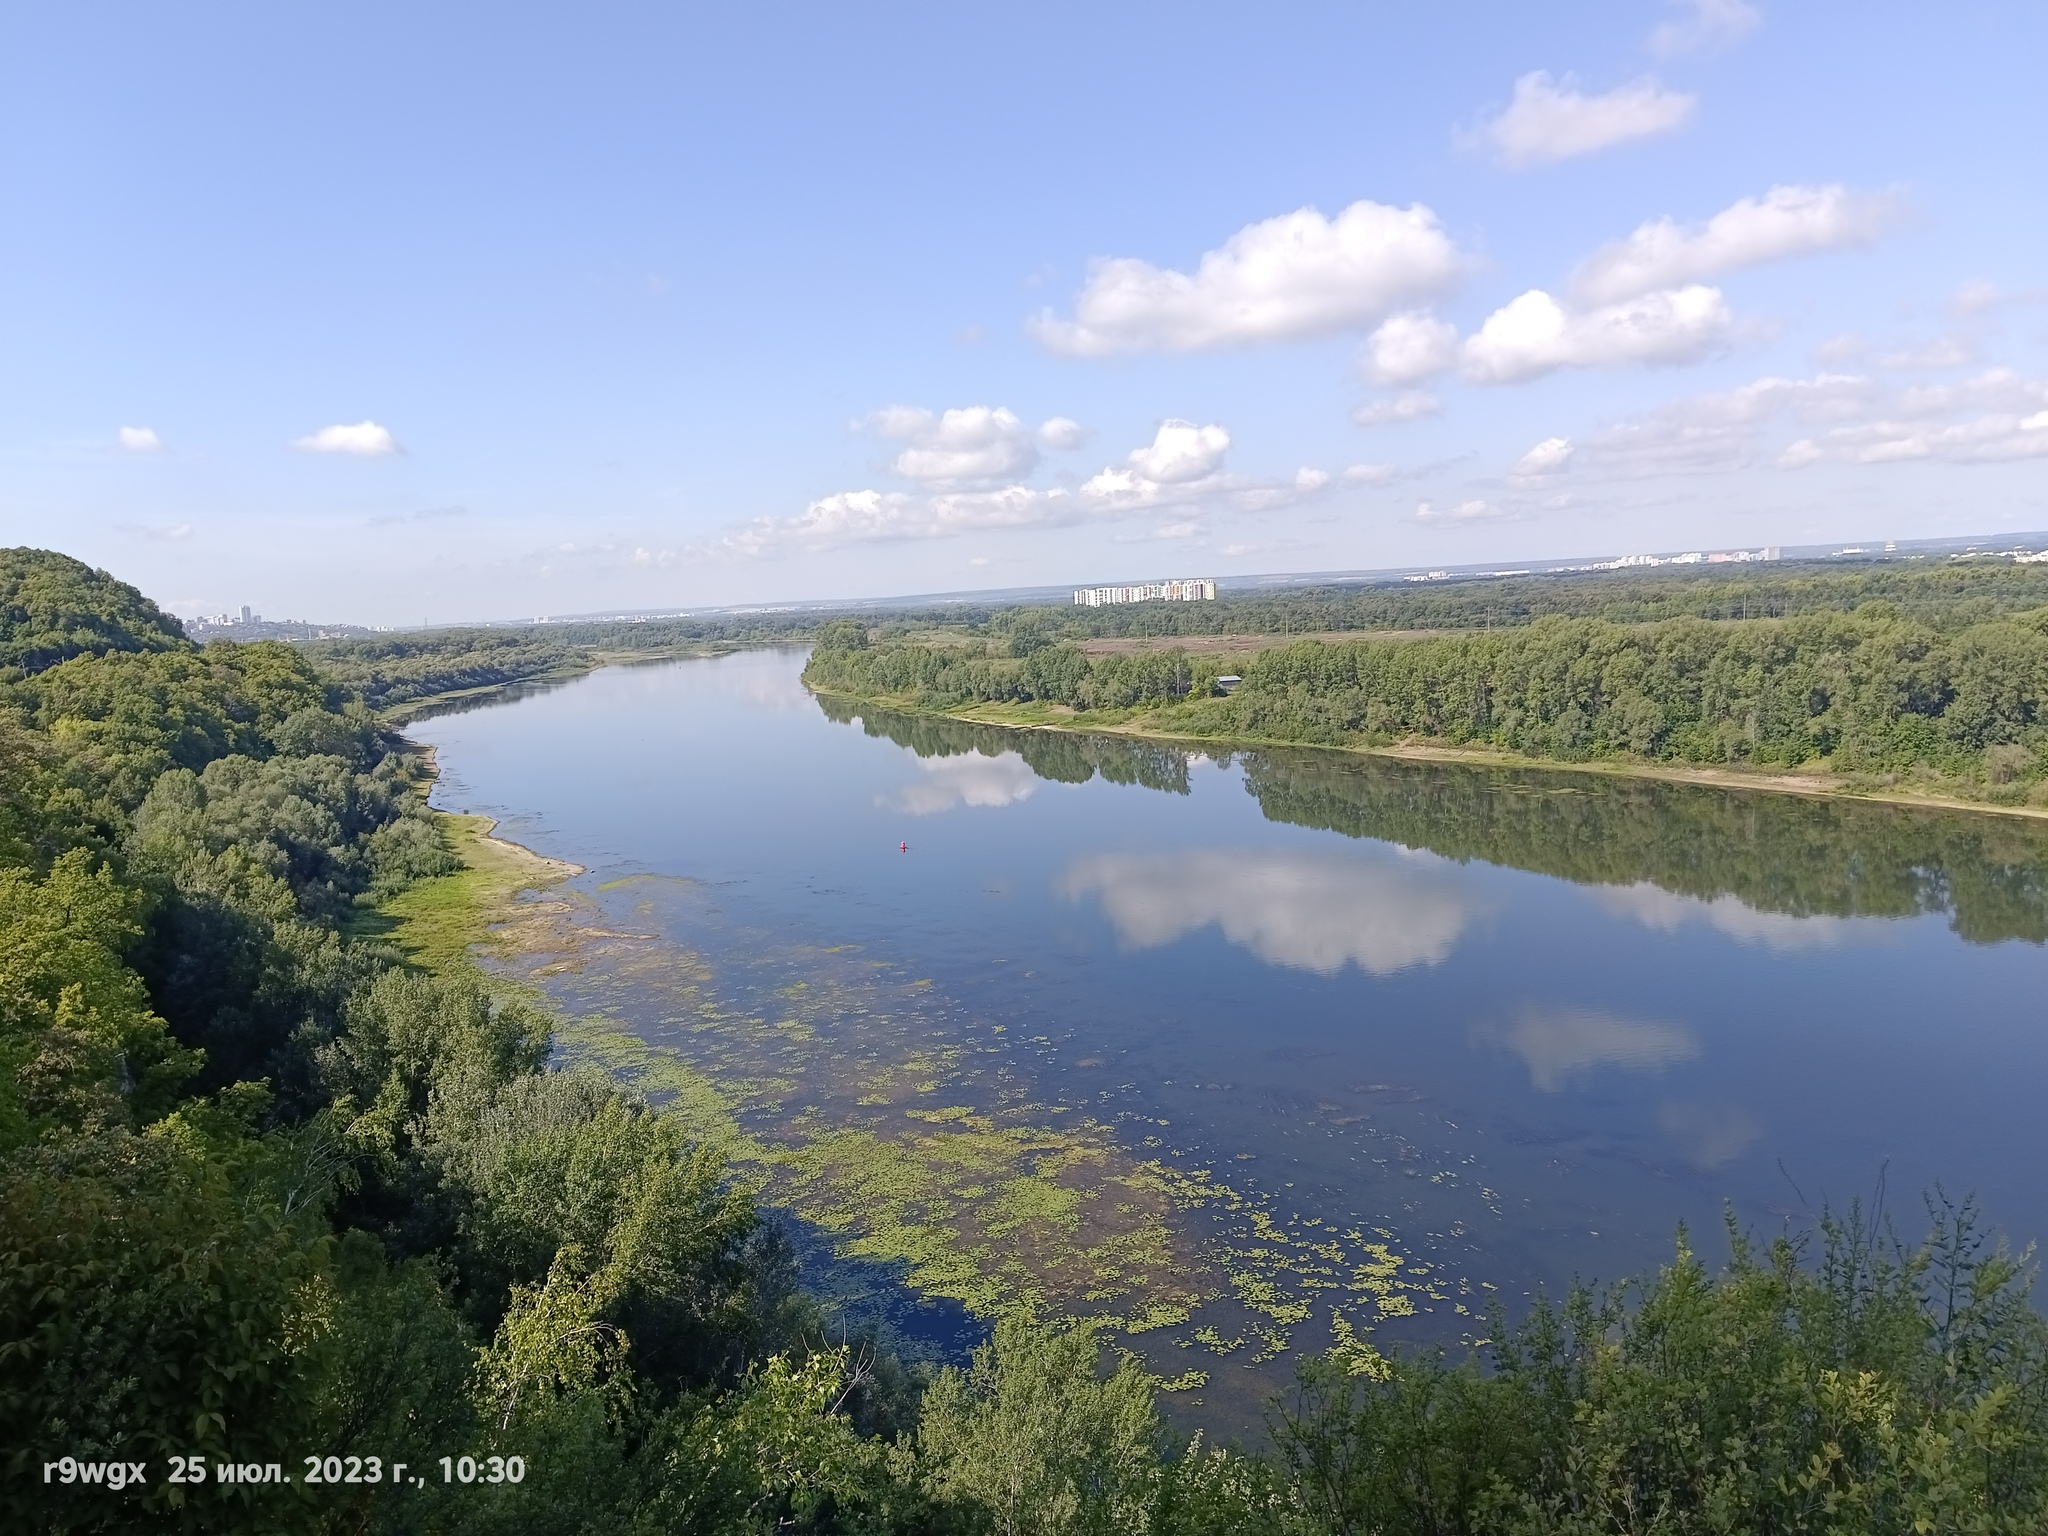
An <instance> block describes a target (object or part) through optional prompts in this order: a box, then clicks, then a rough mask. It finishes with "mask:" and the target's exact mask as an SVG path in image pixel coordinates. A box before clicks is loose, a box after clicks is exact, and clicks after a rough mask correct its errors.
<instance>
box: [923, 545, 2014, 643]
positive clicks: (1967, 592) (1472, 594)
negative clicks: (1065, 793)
mask: <svg viewBox="0 0 2048 1536" xmlns="http://www.w3.org/2000/svg"><path fill="white" fill-rule="evenodd" d="M1866 602H1884V603H1888V604H1890V605H1891V607H1892V609H1893V610H1894V611H1895V612H1897V613H1898V614H1899V615H1901V616H1902V617H1904V618H1909V619H1913V620H1915V621H1917V622H1919V623H1923V624H1928V625H1931V626H1934V627H1936V628H1942V629H1956V628H1962V627H1965V626H1967V625H1970V624H1976V623H1981V622H1983V621H1984V620H1986V619H1990V618H1996V617H1998V616H2000V615H2003V614H2009V613H2017V612H2021V611H2024V610H2026V609H2031V608H2040V607H2044V606H2048V564H2030V565H2019V564H2017V563H2014V562H2012V561H2009V560H2002V559H1969V560H1955V561H1949V560H1942V561H1939V562H1932V561H1930V562H1925V563H1923V562H1921V561H1903V560H1902V561H1884V562H1877V563H1872V564H1868V565H1853V566H1850V567H1848V568H1846V569H1845V568H1844V567H1843V565H1842V563H1841V562H1839V561H1828V562H1825V563H1822V562H1813V561H1808V562H1786V563H1779V562H1775V561H1773V562H1769V563H1766V564H1761V565H1746V566H1739V567H1736V568H1735V569H1734V570H1733V571H1731V570H1730V569H1729V568H1728V567H1726V566H1697V565H1689V566H1668V567H1663V568H1659V569H1652V570H1624V571H1587V572H1563V573H1558V574H1545V575H1535V576H1508V577H1463V578H1458V579H1453V580H1445V581H1427V582H1408V581H1401V582H1391V583H1384V582H1383V583H1375V584H1371V585H1364V584H1360V585H1352V584H1348V583H1347V584H1344V585H1341V586H1340V585H1334V584H1332V585H1325V586H1302V587H1286V588H1280V589H1276V590H1269V591H1260V592H1227V591H1226V592H1224V593H1222V594H1221V595H1220V596H1219V597H1218V598H1217V600H1216V601H1215V602H1210V603H1165V602H1153V603H1122V604H1116V605H1114V606H1111V607H1106V608H1076V607H1068V606H1064V605H1060V606H1050V607H1039V608H1033V607H1015V608H1007V609H1003V610H999V611H990V612H988V613H986V614H985V615H976V616H973V622H976V623H980V624H984V625H986V627H987V628H988V630H989V631H990V632H991V633H995V634H999V635H1004V636H1008V635H1012V634H1036V635H1041V636H1044V637H1047V638H1054V639H1057V638H1066V639H1082V638H1088V637H1096V636H1104V637H1107V636H1174V635H1188V636H1194V635H1289V634H1314V633H1320V632H1327V631H1341V630H1354V629H1508V628H1514V627H1516V626H1518V625H1523V624H1531V623H1534V622H1535V621H1536V620H1537V619H1542V618H1573V619H1607V620H1610V621H1611V622H1613V623H1616V624H1644V623H1650V622H1652V621H1655V620H1658V619H1678V618H1696V619H1772V618H1790V617H1794V616H1796V615H1799V614H1807V613H1845V612H1848V611H1849V610H1851V609H1853V608H1855V607H1856V606H1858V605H1859V604H1861V603H1866ZM959 617H960V618H961V620H962V621H966V620H967V619H968V618H969V617H970V616H969V615H965V614H962V615H960V616H959ZM886 635H887V631H886V630H884V636H885V637H886Z"/></svg>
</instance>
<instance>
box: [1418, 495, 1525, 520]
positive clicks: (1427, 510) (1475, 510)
mask: <svg viewBox="0 0 2048 1536" xmlns="http://www.w3.org/2000/svg"><path fill="white" fill-rule="evenodd" d="M1513 515H1514V508H1512V507H1503V506H1496V505H1495V504H1494V503H1492V502H1490V501H1479V500H1475V501H1461V502H1459V503H1458V504H1457V505H1456V506H1455V507H1440V506H1438V505H1437V504H1436V503H1435V502H1433V501H1418V502H1417V503H1416V504H1415V521H1417V522H1418V523H1483V522H1486V521H1489V520H1490V519H1492V518H1496V517H1512V516H1513Z"/></svg>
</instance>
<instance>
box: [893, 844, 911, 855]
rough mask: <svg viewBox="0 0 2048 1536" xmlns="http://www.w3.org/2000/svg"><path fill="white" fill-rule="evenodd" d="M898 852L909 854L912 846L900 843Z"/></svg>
mask: <svg viewBox="0 0 2048 1536" xmlns="http://www.w3.org/2000/svg"><path fill="white" fill-rule="evenodd" d="M896 851H897V852H898V853H908V852H910V844H908V843H898V844H897V845H896Z"/></svg>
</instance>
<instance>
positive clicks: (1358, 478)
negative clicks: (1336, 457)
mask: <svg viewBox="0 0 2048 1536" xmlns="http://www.w3.org/2000/svg"><path fill="white" fill-rule="evenodd" d="M1397 473H1398V471H1397V470H1396V469H1395V468H1394V466H1393V465H1391V464H1354V465H1352V466H1351V467H1350V468H1349V469H1347V470H1345V471H1344V483H1345V484H1346V485H1385V484H1386V483H1387V482H1388V481H1389V480H1391V479H1393V478H1394V476H1395V475H1396V474H1397Z"/></svg>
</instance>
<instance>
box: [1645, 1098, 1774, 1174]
mask: <svg viewBox="0 0 2048 1536" xmlns="http://www.w3.org/2000/svg"><path fill="white" fill-rule="evenodd" d="M1657 1124H1658V1125H1660V1126H1662V1127H1663V1129H1664V1134H1665V1135H1667V1136H1669V1137H1670V1138H1671V1139H1672V1140H1673V1141H1675V1142H1677V1143H1678V1145H1679V1148H1680V1150H1681V1151H1683V1152H1684V1153H1685V1155H1686V1158H1687V1159H1688V1160H1689V1161H1690V1162H1692V1163H1693V1164H1695V1165H1696V1166H1698V1167H1701V1168H1707V1169H1713V1168H1725V1167H1726V1166H1727V1165H1728V1164H1730V1163H1732V1162H1734V1161H1735V1159H1736V1158H1738V1157H1740V1156H1742V1154H1743V1153H1745V1152H1747V1151H1748V1150H1749V1149H1750V1147H1751V1146H1752V1145H1753V1144H1754V1143H1755V1142H1756V1140H1757V1138H1758V1137H1760V1136H1762V1135H1763V1133H1764V1128H1763V1126H1762V1124H1761V1123H1759V1122H1758V1120H1757V1118H1756V1116H1755V1115H1752V1114H1751V1113H1750V1112H1749V1111H1748V1110H1746V1109H1743V1108H1742V1107H1740V1106H1739V1105H1734V1104H1723V1105H1708V1104H1666V1105H1665V1106H1664V1107H1663V1108H1662V1109H1660V1110H1659V1111H1658V1112H1657Z"/></svg>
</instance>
